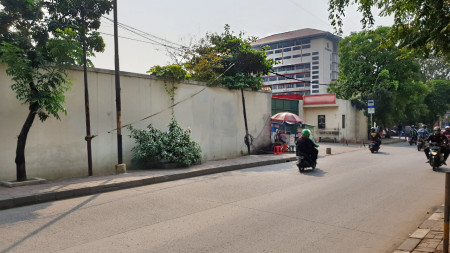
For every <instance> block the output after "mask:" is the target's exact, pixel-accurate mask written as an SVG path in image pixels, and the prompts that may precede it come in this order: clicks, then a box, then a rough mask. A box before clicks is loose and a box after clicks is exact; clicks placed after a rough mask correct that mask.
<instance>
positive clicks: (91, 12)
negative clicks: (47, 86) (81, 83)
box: [44, 0, 113, 66]
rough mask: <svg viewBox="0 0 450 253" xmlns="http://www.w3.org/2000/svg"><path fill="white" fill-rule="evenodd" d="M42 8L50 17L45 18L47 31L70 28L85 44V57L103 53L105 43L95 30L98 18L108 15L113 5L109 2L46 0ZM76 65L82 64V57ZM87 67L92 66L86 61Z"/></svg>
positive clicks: (97, 27) (80, 56)
mask: <svg viewBox="0 0 450 253" xmlns="http://www.w3.org/2000/svg"><path fill="white" fill-rule="evenodd" d="M44 7H45V8H46V9H47V10H48V12H49V13H50V15H48V17H47V23H48V30H49V31H54V30H56V29H62V30H63V29H65V28H71V29H72V30H74V31H77V36H78V40H79V41H80V43H82V44H83V43H84V42H85V43H86V50H85V51H86V53H87V56H88V57H89V56H94V52H103V50H104V49H105V43H104V42H103V38H102V37H101V36H100V33H99V32H97V30H98V29H99V28H100V24H101V22H100V18H101V17H102V15H104V14H108V13H109V12H110V11H111V10H112V8H113V3H112V1H110V0H46V1H44ZM76 63H77V65H82V64H83V63H84V60H83V55H79V56H78V58H76ZM87 65H88V66H93V65H92V62H91V61H90V60H89V59H87Z"/></svg>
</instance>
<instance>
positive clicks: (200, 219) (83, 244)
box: [0, 143, 445, 253]
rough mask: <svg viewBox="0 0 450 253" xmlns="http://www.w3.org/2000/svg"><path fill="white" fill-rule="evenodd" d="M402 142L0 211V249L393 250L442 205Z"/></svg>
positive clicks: (436, 177) (421, 163)
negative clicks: (303, 168)
mask: <svg viewBox="0 0 450 253" xmlns="http://www.w3.org/2000/svg"><path fill="white" fill-rule="evenodd" d="M444 178H445V174H444V173H439V172H433V171H432V170H431V167H430V166H429V165H428V164H425V156H424V154H423V152H418V151H417V150H415V149H414V147H409V146H406V144H405V143H399V144H395V145H389V146H382V148H381V150H380V153H378V154H371V153H370V152H369V151H368V150H367V149H362V150H360V151H355V152H349V153H345V154H339V155H331V156H327V157H324V158H323V157H322V158H320V159H319V163H318V168H316V170H315V171H313V172H311V171H309V172H308V171H307V172H305V173H303V174H300V173H299V172H298V170H297V168H296V166H295V164H294V163H293V162H292V163H285V164H277V165H271V166H265V167H257V168H251V169H246V170H240V171H232V172H227V173H221V174H214V175H209V176H202V177H197V178H191V179H185V180H179V181H173V182H167V183H161V184H155V185H150V186H144V187H138V188H133V189H127V190H121V191H116V192H109V193H103V194H98V195H93V196H87V197H81V198H75V199H69V200H63V201H57V202H49V203H43V204H38V205H33V206H26V207H21V208H15V209H8V210H3V211H0V235H1V236H0V252H305V253H309V252H346V253H350V252H358V253H361V252H371V253H373V252H377V253H378V252H393V251H395V249H397V247H398V246H399V245H400V244H401V243H402V242H403V241H404V240H405V239H406V238H407V236H408V234H409V233H412V232H414V231H415V229H416V227H417V226H418V225H419V224H421V222H422V221H423V220H425V219H426V218H427V215H428V214H427V212H429V211H430V209H433V208H437V207H438V206H440V205H441V204H442V203H443V202H444Z"/></svg>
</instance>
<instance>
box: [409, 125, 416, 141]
mask: <svg viewBox="0 0 450 253" xmlns="http://www.w3.org/2000/svg"><path fill="white" fill-rule="evenodd" d="M413 143H417V129H416V126H414V125H412V126H411V130H409V145H412V144H413Z"/></svg>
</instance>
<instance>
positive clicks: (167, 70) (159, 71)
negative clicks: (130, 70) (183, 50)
mask: <svg viewBox="0 0 450 253" xmlns="http://www.w3.org/2000/svg"><path fill="white" fill-rule="evenodd" d="M147 73H150V74H151V75H154V76H157V77H159V78H162V79H163V80H165V81H168V82H171V83H177V82H181V81H184V80H189V79H190V78H191V76H190V75H189V74H188V73H187V72H186V71H185V70H184V69H183V67H182V66H180V65H178V64H172V65H167V66H162V67H161V66H158V65H156V66H153V67H152V68H150V70H149V71H147Z"/></svg>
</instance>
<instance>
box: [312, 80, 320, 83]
mask: <svg viewBox="0 0 450 253" xmlns="http://www.w3.org/2000/svg"><path fill="white" fill-rule="evenodd" d="M311 83H319V81H317V80H315V81H312V82H311Z"/></svg>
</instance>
